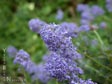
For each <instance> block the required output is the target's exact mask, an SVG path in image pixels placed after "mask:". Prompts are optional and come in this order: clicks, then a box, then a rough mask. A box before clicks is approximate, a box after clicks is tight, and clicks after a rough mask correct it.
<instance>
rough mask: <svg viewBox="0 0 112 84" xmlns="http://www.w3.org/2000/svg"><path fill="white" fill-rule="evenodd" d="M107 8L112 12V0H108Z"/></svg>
mask: <svg viewBox="0 0 112 84" xmlns="http://www.w3.org/2000/svg"><path fill="white" fill-rule="evenodd" d="M106 8H107V10H108V11H109V12H112V0H106Z"/></svg>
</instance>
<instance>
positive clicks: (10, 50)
mask: <svg viewBox="0 0 112 84" xmlns="http://www.w3.org/2000/svg"><path fill="white" fill-rule="evenodd" d="M17 51H18V50H17V49H16V48H15V47H14V46H8V48H7V53H8V55H9V56H10V57H15V56H16V53H17Z"/></svg>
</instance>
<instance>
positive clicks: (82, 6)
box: [77, 4, 89, 12]
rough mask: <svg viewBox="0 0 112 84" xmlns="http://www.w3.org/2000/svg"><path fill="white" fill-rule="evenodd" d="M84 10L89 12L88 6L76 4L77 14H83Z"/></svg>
mask: <svg viewBox="0 0 112 84" xmlns="http://www.w3.org/2000/svg"><path fill="white" fill-rule="evenodd" d="M85 10H89V6H88V5H86V4H78V5H77V11H78V12H84V11H85Z"/></svg>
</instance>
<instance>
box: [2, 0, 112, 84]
mask: <svg viewBox="0 0 112 84" xmlns="http://www.w3.org/2000/svg"><path fill="white" fill-rule="evenodd" d="M79 3H84V4H88V5H99V6H100V7H102V8H103V9H104V10H105V11H106V13H105V14H104V15H103V16H101V17H97V18H96V19H95V21H94V22H93V23H100V22H102V21H105V22H106V23H107V28H105V29H100V28H99V29H98V30H96V31H97V33H98V34H99V35H100V37H101V39H102V41H103V43H104V46H103V47H102V45H101V44H100V43H99V41H98V39H97V36H96V34H95V33H94V32H93V31H90V32H83V33H80V35H79V36H78V38H74V39H73V43H74V45H75V46H77V48H78V52H80V53H81V54H82V55H83V59H82V60H79V61H78V65H79V66H80V67H81V68H82V69H83V70H84V75H83V76H81V77H82V78H83V79H88V78H91V79H92V80H93V81H95V82H97V83H98V84H112V13H108V12H107V10H106V8H105V0H0V74H1V75H0V77H1V78H0V84H24V83H23V82H13V81H8V82H7V81H5V82H4V81H2V65H3V54H4V53H5V52H3V49H4V48H7V47H8V46H9V45H13V46H15V47H16V48H17V49H24V50H25V51H27V52H28V53H29V54H30V55H31V59H32V60H33V61H34V62H35V63H37V64H38V63H39V62H40V61H41V60H42V56H43V55H44V54H45V53H46V52H47V48H46V46H45V44H44V42H43V41H42V39H41V38H40V36H39V35H37V34H36V33H34V32H32V31H30V29H29V27H28V21H29V20H30V19H32V18H39V19H41V20H43V21H46V22H48V23H61V22H74V23H76V24H77V25H79V20H80V14H79V13H78V12H77V11H76V6H77V4H79ZM59 8H61V9H62V10H63V12H64V18H63V19H62V20H61V21H57V20H56V19H55V16H56V12H57V10H58V9H59ZM93 40H96V41H97V44H96V45H93V44H92V43H91V42H92V41H93ZM5 55H6V66H7V69H6V75H7V76H9V77H11V78H16V77H23V78H25V80H26V83H25V84H41V83H40V82H39V81H38V80H37V81H36V82H35V83H33V82H32V81H31V79H30V76H29V75H28V74H27V73H26V72H25V71H24V70H22V72H18V67H19V66H18V65H14V64H13V59H12V58H10V57H8V56H7V53H5ZM49 84H55V83H54V82H52V81H51V82H50V83H49Z"/></svg>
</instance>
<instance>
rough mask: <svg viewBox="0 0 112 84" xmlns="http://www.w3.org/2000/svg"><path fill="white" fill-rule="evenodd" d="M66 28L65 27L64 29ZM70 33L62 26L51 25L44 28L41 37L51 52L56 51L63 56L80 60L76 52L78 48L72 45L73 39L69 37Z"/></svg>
mask: <svg viewBox="0 0 112 84" xmlns="http://www.w3.org/2000/svg"><path fill="white" fill-rule="evenodd" d="M63 28H64V27H63ZM67 33H68V31H67V30H66V31H65V30H64V31H63V29H62V27H61V26H60V25H55V24H50V25H46V26H44V27H43V28H42V29H41V30H40V35H41V37H42V39H43V40H44V42H45V43H46V46H47V47H48V49H49V50H50V51H54V52H57V53H60V54H64V55H63V56H65V57H68V58H71V59H77V58H80V57H81V55H79V54H78V53H77V52H75V51H76V47H75V46H74V45H73V44H72V41H71V37H67V36H66V34H67Z"/></svg>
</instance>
